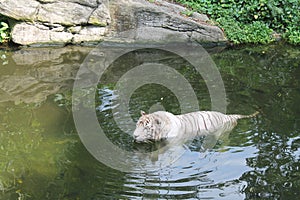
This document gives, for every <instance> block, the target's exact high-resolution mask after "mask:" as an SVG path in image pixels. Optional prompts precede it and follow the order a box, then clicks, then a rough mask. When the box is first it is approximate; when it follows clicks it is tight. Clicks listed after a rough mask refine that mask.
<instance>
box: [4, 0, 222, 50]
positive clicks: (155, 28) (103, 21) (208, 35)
mask: <svg viewBox="0 0 300 200" xmlns="http://www.w3.org/2000/svg"><path fill="white" fill-rule="evenodd" d="M185 11H186V9H185V8H184V7H182V6H179V5H175V4H172V3H169V2H167V1H163V0H156V1H155V2H154V3H151V2H149V1H147V0H110V1H108V0H14V1H11V0H2V1H0V13H1V14H3V15H6V16H8V17H10V18H12V19H15V20H16V22H15V24H14V25H13V28H12V40H13V41H14V42H15V43H17V44H21V45H40V44H46V45H53V44H61V45H65V44H70V43H71V44H80V43H84V42H101V41H103V40H114V41H119V42H120V41H122V42H124V41H125V42H131V41H140V42H170V41H178V40H179V41H189V40H194V41H198V42H201V43H207V42H208V43H220V42H225V41H226V38H225V36H224V34H223V32H222V30H221V29H220V28H219V27H217V26H214V25H211V24H209V20H208V18H207V16H205V15H201V14H198V13H194V14H193V15H192V16H185V15H184V14H183V13H185Z"/></svg>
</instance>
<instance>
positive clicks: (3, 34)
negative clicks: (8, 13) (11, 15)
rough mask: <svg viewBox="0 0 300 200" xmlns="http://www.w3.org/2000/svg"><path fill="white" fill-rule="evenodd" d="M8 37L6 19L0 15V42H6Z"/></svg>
mask: <svg viewBox="0 0 300 200" xmlns="http://www.w3.org/2000/svg"><path fill="white" fill-rule="evenodd" d="M8 39H9V26H8V23H7V19H6V18H5V17H3V16H1V15H0V43H3V42H7V41H8Z"/></svg>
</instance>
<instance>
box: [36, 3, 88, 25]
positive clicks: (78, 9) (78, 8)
mask: <svg viewBox="0 0 300 200" xmlns="http://www.w3.org/2000/svg"><path fill="white" fill-rule="evenodd" d="M92 12H93V8H90V7H86V6H83V5H80V4H77V3H72V2H57V3H51V4H43V5H41V7H40V9H39V12H38V14H37V16H36V17H37V18H36V19H37V20H38V21H40V22H47V23H50V24H61V25H65V26H73V25H80V24H87V22H88V19H89V16H90V15H91V14H92Z"/></svg>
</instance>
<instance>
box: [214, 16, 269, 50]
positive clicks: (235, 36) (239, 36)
mask: <svg viewBox="0 0 300 200" xmlns="http://www.w3.org/2000/svg"><path fill="white" fill-rule="evenodd" d="M217 22H219V24H220V25H221V26H222V27H223V28H224V31H225V34H226V35H227V37H228V38H230V40H231V41H232V42H233V43H235V44H240V43H260V44H267V43H270V42H272V41H274V38H272V36H271V34H272V33H273V30H272V29H270V28H269V27H268V26H267V25H266V24H265V23H263V22H259V21H254V22H252V23H251V24H242V23H240V22H236V21H234V20H233V19H226V18H219V19H218V20H217Z"/></svg>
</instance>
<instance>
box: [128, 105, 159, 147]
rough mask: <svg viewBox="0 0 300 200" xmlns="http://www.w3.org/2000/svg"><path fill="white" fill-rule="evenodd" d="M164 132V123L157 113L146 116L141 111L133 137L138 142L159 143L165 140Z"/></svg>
mask: <svg viewBox="0 0 300 200" xmlns="http://www.w3.org/2000/svg"><path fill="white" fill-rule="evenodd" d="M162 130H163V121H162V120H161V119H160V118H159V117H158V116H157V115H155V113H152V114H146V113H145V112H144V111H141V117H140V118H139V120H138V122H137V123H136V129H135V131H134V133H133V137H134V140H135V141H136V142H149V141H158V140H161V139H163V135H164V134H162Z"/></svg>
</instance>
